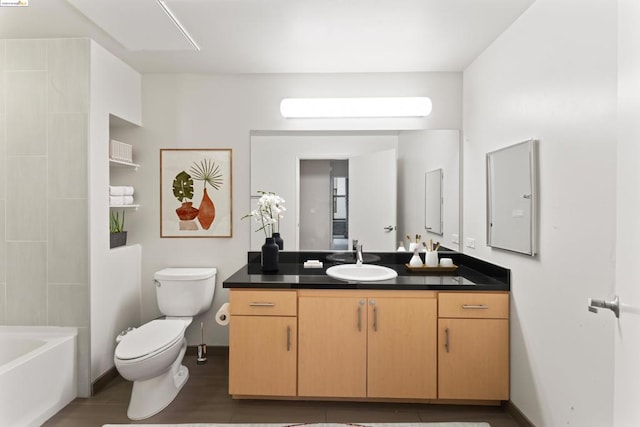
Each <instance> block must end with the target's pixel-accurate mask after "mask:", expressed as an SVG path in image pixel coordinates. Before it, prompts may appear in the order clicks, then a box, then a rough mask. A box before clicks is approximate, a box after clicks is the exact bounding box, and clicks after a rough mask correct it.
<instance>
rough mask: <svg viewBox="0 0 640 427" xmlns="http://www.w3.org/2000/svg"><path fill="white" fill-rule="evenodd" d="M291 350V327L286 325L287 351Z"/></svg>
mask: <svg viewBox="0 0 640 427" xmlns="http://www.w3.org/2000/svg"><path fill="white" fill-rule="evenodd" d="M289 350H291V326H289V325H287V351H289Z"/></svg>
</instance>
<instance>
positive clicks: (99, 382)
mask: <svg viewBox="0 0 640 427" xmlns="http://www.w3.org/2000/svg"><path fill="white" fill-rule="evenodd" d="M118 375H120V374H118V370H117V369H116V367H115V366H112V367H111V368H110V369H109V370H108V371H107V372H105V373H104V374H102V375H100V376H99V377H98V378H96V380H95V381H94V382H92V383H91V396H95V395H96V393H98V392H99V391H101V390H103V389H104V388H105V386H106V385H107V384H108V383H109V381H111V380H112V379H114V378H115V377H117V376H118Z"/></svg>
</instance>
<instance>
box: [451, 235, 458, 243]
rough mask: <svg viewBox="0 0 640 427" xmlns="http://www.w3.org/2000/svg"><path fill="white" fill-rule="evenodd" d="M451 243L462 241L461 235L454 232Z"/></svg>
mask: <svg viewBox="0 0 640 427" xmlns="http://www.w3.org/2000/svg"><path fill="white" fill-rule="evenodd" d="M451 243H460V236H458V235H457V234H452V235H451Z"/></svg>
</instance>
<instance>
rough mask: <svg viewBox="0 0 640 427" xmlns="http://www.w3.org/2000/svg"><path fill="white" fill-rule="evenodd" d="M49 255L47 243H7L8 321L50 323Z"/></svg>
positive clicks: (27, 323) (9, 322)
mask: <svg viewBox="0 0 640 427" xmlns="http://www.w3.org/2000/svg"><path fill="white" fill-rule="evenodd" d="M46 254H47V243H46V242H11V241H10V242H7V254H6V257H7V266H8V267H9V268H7V284H6V286H7V293H6V295H7V312H6V322H7V324H9V325H46V324H47V267H46V264H45V263H44V262H42V260H44V259H45V257H46ZM70 309H72V307H70Z"/></svg>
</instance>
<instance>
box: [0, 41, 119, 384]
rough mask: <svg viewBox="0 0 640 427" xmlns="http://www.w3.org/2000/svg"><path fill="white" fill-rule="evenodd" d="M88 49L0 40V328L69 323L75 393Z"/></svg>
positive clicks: (81, 376)
mask: <svg viewBox="0 0 640 427" xmlns="http://www.w3.org/2000/svg"><path fill="white" fill-rule="evenodd" d="M89 49H90V42H89V40H87V39H57V40H0V324H8V325H60V326H78V327H79V341H78V342H79V346H78V365H79V371H78V391H79V393H81V395H82V396H88V395H89V392H90V390H89V389H90V374H89V373H90V368H89V365H90V351H89V348H90V331H89V291H88V289H89V283H88V241H89V236H88V212H87V210H88V207H87V206H88V177H87V152H88V146H87V145H88V112H89V111H88V110H89V107H88V105H89V53H90V52H89ZM105 197H106V196H105Z"/></svg>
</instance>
